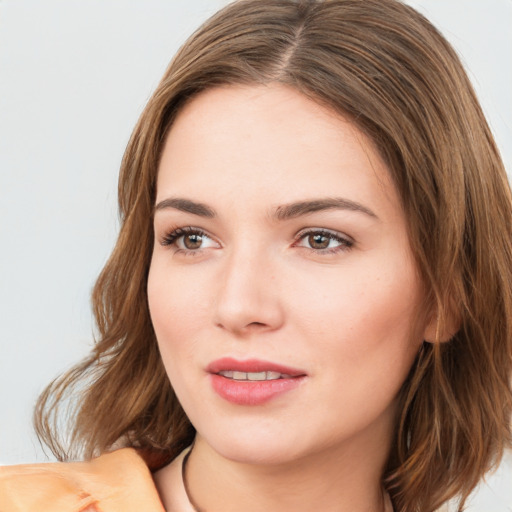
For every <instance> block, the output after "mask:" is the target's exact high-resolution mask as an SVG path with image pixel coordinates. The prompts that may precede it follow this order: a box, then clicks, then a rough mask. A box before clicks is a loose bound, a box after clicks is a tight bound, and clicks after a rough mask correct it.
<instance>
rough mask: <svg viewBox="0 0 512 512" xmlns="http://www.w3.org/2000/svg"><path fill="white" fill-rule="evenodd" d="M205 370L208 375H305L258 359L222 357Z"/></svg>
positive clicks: (303, 372)
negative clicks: (238, 373) (223, 373)
mask: <svg viewBox="0 0 512 512" xmlns="http://www.w3.org/2000/svg"><path fill="white" fill-rule="evenodd" d="M206 370H207V371H208V372H209V373H220V372H224V371H236V372H244V373H260V372H276V373H279V374H281V375H286V376H288V377H300V376H303V375H306V372H305V371H304V370H299V369H297V368H291V367H289V366H284V365H281V364H276V363H271V362H269V361H261V360H259V359H247V360H245V361H238V360H237V359H233V358H231V357H224V358H222V359H218V360H216V361H213V362H212V363H210V364H209V365H208V367H207V368H206Z"/></svg>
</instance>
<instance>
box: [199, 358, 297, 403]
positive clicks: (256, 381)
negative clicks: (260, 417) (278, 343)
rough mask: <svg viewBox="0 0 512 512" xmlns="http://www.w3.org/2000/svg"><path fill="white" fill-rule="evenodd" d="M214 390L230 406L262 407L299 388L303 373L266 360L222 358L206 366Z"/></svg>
mask: <svg viewBox="0 0 512 512" xmlns="http://www.w3.org/2000/svg"><path fill="white" fill-rule="evenodd" d="M207 371H208V373H210V376H211V383H212V387H213V389H214V391H215V392H216V393H217V394H218V395H219V396H221V397H222V398H224V399H225V400H227V401H228V402H231V403H233V404H237V405H261V404H264V403H265V402H268V401H269V400H272V399H273V398H275V397H276V396H278V395H281V394H282V393H285V392H287V391H291V390H292V389H294V388H296V387H297V386H298V385H300V384H301V383H302V382H303V380H304V378H305V377H306V372H305V371H303V370H300V369H297V368H291V367H288V366H283V365H280V364H276V363H271V362H268V361H260V360H258V359H249V360H245V361H238V360H236V359H233V358H228V357H226V358H222V359H218V360H216V361H213V362H212V363H210V364H209V365H208V367H207Z"/></svg>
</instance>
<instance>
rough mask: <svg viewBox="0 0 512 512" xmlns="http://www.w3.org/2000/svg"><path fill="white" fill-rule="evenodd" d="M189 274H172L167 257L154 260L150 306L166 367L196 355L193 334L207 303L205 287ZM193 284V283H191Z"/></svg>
mask: <svg viewBox="0 0 512 512" xmlns="http://www.w3.org/2000/svg"><path fill="white" fill-rule="evenodd" d="M194 282H196V281H194V280H192V281H191V280H189V279H188V278H187V276H186V273H184V272H180V271H176V270H174V271H171V269H169V268H168V265H167V264H166V261H165V258H153V261H152V263H151V267H150V271H149V276H148V288H147V293H148V305H149V311H150V315H151V321H152V323H153V328H154V330H155V334H156V337H157V341H158V345H159V348H160V352H161V354H162V358H163V360H164V364H165V366H166V367H168V365H169V363H170V361H171V357H170V356H171V353H172V356H173V359H174V358H176V357H180V355H182V354H183V351H184V350H185V349H186V351H187V352H190V353H191V354H192V353H193V349H194V345H195V343H194V336H192V335H191V333H192V331H193V330H194V329H195V328H197V326H199V325H200V324H201V321H200V318H201V317H202V316H204V314H205V309H206V303H207V301H205V300H204V297H202V296H201V287H199V286H196V285H194ZM191 283H192V284H191Z"/></svg>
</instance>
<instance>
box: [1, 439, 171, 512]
mask: <svg viewBox="0 0 512 512" xmlns="http://www.w3.org/2000/svg"><path fill="white" fill-rule="evenodd" d="M0 496H1V500H0V502H1V506H0V511H1V512H28V511H33V510H45V511H48V512H79V511H80V512H96V511H100V510H101V511H102V512H118V511H120V510H123V512H131V511H133V512H135V511H137V512H139V511H140V510H145V511H148V512H163V510H164V509H163V507H162V504H161V502H160V498H159V496H158V493H157V491H156V488H155V485H154V483H153V478H152V476H151V473H150V471H149V469H148V467H147V465H146V464H145V462H144V460H143V459H142V458H141V457H140V456H139V455H138V453H137V452H136V451H135V450H134V449H132V448H124V449H121V450H116V451H114V452H111V453H107V454H104V455H102V456H101V457H98V458H96V459H93V460H91V461H89V462H72V463H48V464H29V465H20V466H4V467H0Z"/></svg>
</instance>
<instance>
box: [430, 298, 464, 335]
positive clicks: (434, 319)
mask: <svg viewBox="0 0 512 512" xmlns="http://www.w3.org/2000/svg"><path fill="white" fill-rule="evenodd" d="M447 309H448V311H444V314H443V316H442V317H441V316H440V315H439V313H438V312H434V313H433V314H432V315H430V317H429V320H428V321H427V324H426V326H425V330H424V332H423V339H424V340H425V341H426V342H427V343H445V342H447V341H450V340H451V339H452V338H453V337H454V336H455V335H456V334H457V332H458V331H459V329H460V325H461V318H460V313H459V311H458V308H456V307H455V304H453V301H452V304H450V306H449V308H447Z"/></svg>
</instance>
